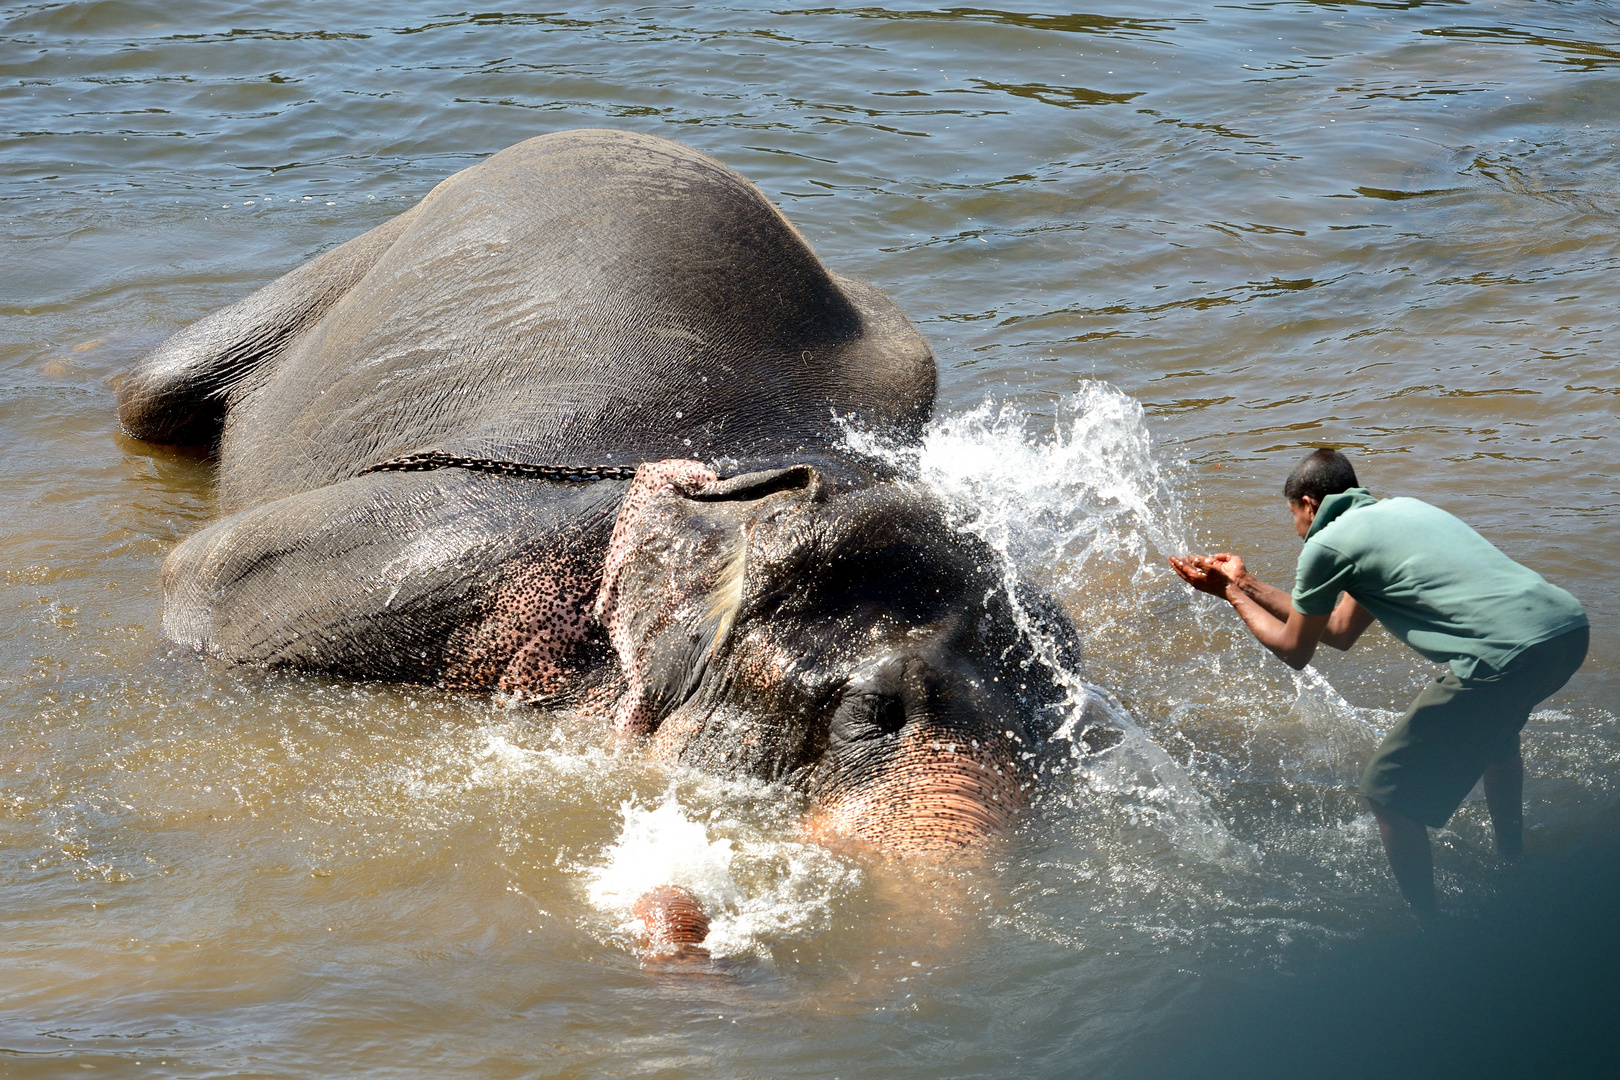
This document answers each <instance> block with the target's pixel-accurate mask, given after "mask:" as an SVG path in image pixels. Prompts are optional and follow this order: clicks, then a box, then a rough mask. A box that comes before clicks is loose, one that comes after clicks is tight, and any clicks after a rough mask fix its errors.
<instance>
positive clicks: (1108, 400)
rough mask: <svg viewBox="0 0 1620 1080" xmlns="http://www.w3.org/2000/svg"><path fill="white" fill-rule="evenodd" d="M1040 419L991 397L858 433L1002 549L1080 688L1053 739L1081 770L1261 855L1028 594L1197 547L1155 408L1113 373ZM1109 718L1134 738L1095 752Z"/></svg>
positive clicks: (1185, 839) (1137, 573)
mask: <svg viewBox="0 0 1620 1080" xmlns="http://www.w3.org/2000/svg"><path fill="white" fill-rule="evenodd" d="M1034 426H1035V425H1034V422H1033V420H1032V418H1031V416H1030V414H1029V412H1028V411H1027V410H1026V409H1023V408H1021V407H1019V406H1016V405H1013V404H1010V403H1007V404H1001V405H999V406H998V405H996V404H994V403H993V402H990V401H986V402H984V403H983V404H981V405H980V406H979V407H977V408H976V409H972V410H970V411H968V412H965V413H960V414H957V415H954V416H947V417H941V418H938V419H936V420H935V421H934V423H933V424H932V425H931V426H930V427H929V429H928V431H927V432H926V433H925V434H924V436H923V440H922V443H921V445H920V446H918V447H896V446H893V445H891V444H888V443H886V442H885V441H883V440H882V439H881V438H877V437H874V436H873V435H871V434H870V433H868V432H862V431H856V430H853V429H852V430H849V431H848V432H847V433H846V443H847V445H848V446H849V447H850V448H851V449H853V450H855V451H856V452H858V453H863V454H867V455H869V456H873V457H877V458H879V459H881V460H884V461H887V462H888V463H889V464H891V465H893V466H895V467H896V468H899V469H902V470H904V471H906V472H908V473H911V474H913V475H915V476H916V477H917V480H918V482H920V483H922V484H923V485H925V486H926V487H928V488H929V489H931V490H932V491H933V492H934V493H935V494H936V495H938V496H939V497H940V498H941V499H942V500H944V502H945V503H946V505H947V506H948V507H950V509H951V511H952V512H953V513H954V515H955V518H956V520H955V522H954V524H955V525H956V526H957V527H958V528H960V529H962V530H963V531H964V532H968V533H971V534H973V535H975V536H977V537H979V538H980V539H982V540H984V541H985V542H986V543H987V544H989V545H990V547H991V548H993V549H994V550H995V551H996V552H998V553H999V554H1000V555H1001V556H1002V574H1003V584H1004V586H1005V588H1006V592H1007V595H1008V596H1009V597H1010V598H1011V599H1012V606H1013V609H1014V618H1015V620H1016V621H1017V623H1018V626H1019V629H1020V630H1021V631H1022V632H1023V634H1024V635H1025V637H1026V638H1028V639H1029V641H1030V642H1031V644H1032V645H1033V646H1034V648H1035V651H1036V654H1037V655H1038V656H1039V657H1040V659H1041V661H1042V662H1043V663H1044V664H1046V666H1047V667H1049V668H1050V669H1051V670H1052V672H1053V673H1054V675H1055V676H1056V678H1057V680H1058V682H1059V683H1060V685H1062V686H1063V687H1064V689H1065V690H1066V691H1067V699H1066V701H1065V702H1064V708H1065V709H1066V710H1067V716H1066V718H1065V720H1064V722H1063V724H1062V725H1061V726H1060V727H1059V728H1058V730H1057V732H1056V734H1055V735H1054V736H1053V737H1054V738H1056V739H1060V740H1064V741H1067V742H1068V743H1069V744H1070V748H1071V750H1070V752H1071V757H1072V758H1073V759H1074V761H1075V763H1076V765H1075V777H1076V779H1077V780H1079V781H1081V782H1083V783H1085V784H1086V785H1087V786H1089V787H1090V788H1091V790H1092V791H1093V792H1095V793H1097V794H1100V795H1104V796H1106V797H1108V798H1111V799H1114V800H1124V801H1126V802H1128V803H1129V804H1130V806H1129V808H1128V810H1127V813H1128V814H1129V817H1130V818H1131V820H1132V822H1133V823H1135V822H1146V823H1149V824H1151V825H1153V826H1154V827H1157V828H1159V829H1160V830H1162V831H1163V832H1164V833H1165V834H1166V836H1167V837H1168V838H1169V840H1170V841H1171V843H1173V844H1174V845H1175V846H1176V847H1177V848H1178V849H1180V850H1183V851H1186V852H1188V853H1189V854H1194V855H1197V856H1199V857H1201V858H1204V859H1208V860H1211V861H1219V862H1229V863H1231V862H1235V863H1238V864H1249V863H1251V862H1252V861H1253V858H1254V856H1253V852H1252V851H1250V850H1249V849H1248V848H1247V847H1245V846H1244V845H1242V844H1240V843H1238V842H1237V841H1235V840H1234V839H1233V838H1232V836H1231V835H1230V834H1229V833H1228V831H1227V830H1226V828H1225V826H1223V825H1222V824H1221V822H1220V821H1219V819H1218V818H1216V816H1215V814H1214V813H1213V811H1212V810H1211V808H1210V806H1209V802H1208V800H1207V799H1206V798H1205V797H1204V794H1203V793H1202V792H1201V791H1200V790H1199V789H1198V787H1197V785H1196V784H1195V783H1194V782H1193V780H1192V778H1191V777H1189V776H1188V775H1187V773H1186V771H1185V770H1184V769H1182V768H1181V766H1180V765H1178V764H1177V763H1176V762H1175V761H1174V760H1173V759H1172V758H1171V757H1170V755H1169V754H1167V753H1166V752H1165V751H1164V749H1163V748H1162V747H1160V746H1159V745H1158V744H1157V743H1155V742H1154V741H1153V740H1152V739H1151V738H1149V737H1148V735H1147V734H1146V733H1145V732H1144V731H1143V730H1142V729H1141V727H1140V726H1139V725H1138V724H1137V723H1136V721H1135V720H1134V719H1133V718H1132V717H1131V715H1130V713H1129V712H1128V711H1127V710H1126V709H1125V708H1124V707H1123V706H1122V705H1121V704H1120V703H1119V702H1118V701H1117V700H1116V699H1115V698H1114V696H1113V695H1112V694H1110V693H1108V692H1107V691H1106V690H1104V689H1102V688H1101V687H1098V686H1094V685H1092V684H1090V683H1087V682H1086V681H1085V680H1084V679H1083V678H1082V677H1081V673H1080V672H1079V671H1074V670H1070V669H1069V667H1068V666H1067V665H1066V664H1065V663H1064V662H1063V660H1062V659H1061V657H1060V654H1059V651H1058V648H1057V643H1056V642H1055V641H1053V640H1052V639H1051V637H1050V636H1049V635H1048V634H1047V633H1045V632H1044V631H1043V630H1042V628H1041V627H1040V625H1039V623H1038V621H1037V620H1035V619H1033V618H1031V617H1030V616H1029V614H1028V612H1027V611H1026V610H1024V608H1023V605H1022V604H1021V603H1020V601H1019V596H1020V583H1021V582H1034V583H1040V584H1042V585H1047V586H1050V587H1051V588H1052V589H1053V590H1054V591H1056V592H1058V593H1060V594H1062V593H1076V592H1081V591H1083V590H1084V589H1085V588H1086V586H1087V582H1088V579H1090V578H1092V577H1094V576H1095V575H1096V574H1097V573H1098V571H1099V569H1100V567H1101V566H1102V565H1103V564H1111V565H1113V566H1119V565H1122V564H1123V565H1124V566H1126V567H1127V568H1128V569H1129V571H1130V575H1131V579H1132V582H1133V583H1135V584H1138V585H1140V584H1141V583H1142V582H1143V581H1144V580H1145V579H1146V578H1147V577H1148V576H1149V575H1150V574H1152V573H1155V572H1159V567H1160V566H1162V558H1163V556H1167V555H1171V554H1177V553H1179V552H1182V551H1185V550H1187V549H1188V547H1189V545H1188V544H1187V543H1186V541H1185V530H1184V528H1183V525H1182V513H1181V508H1180V505H1179V503H1178V501H1177V500H1176V498H1175V494H1174V492H1173V491H1172V490H1171V488H1170V487H1169V485H1168V484H1167V483H1166V482H1165V479H1164V477H1163V475H1162V474H1161V472H1160V469H1159V465H1158V462H1157V460H1156V459H1155V457H1154V454H1153V446H1152V440H1151V439H1150V437H1149V435H1148V431H1147V425H1146V422H1145V419H1144V417H1143V413H1142V406H1141V405H1140V404H1139V403H1138V402H1137V401H1136V400H1135V399H1134V398H1132V397H1130V396H1129V395H1128V394H1125V393H1123V392H1121V391H1119V390H1117V389H1115V388H1114V387H1112V386H1109V385H1108V384H1107V383H1102V382H1087V383H1083V384H1081V386H1080V389H1078V390H1077V391H1076V392H1075V393H1073V394H1071V395H1069V396H1068V397H1066V398H1064V399H1063V400H1062V401H1061V402H1059V403H1058V407H1057V409H1056V414H1055V418H1054V421H1053V423H1052V426H1051V429H1050V431H1047V432H1040V431H1037V430H1034ZM1099 723H1101V724H1103V725H1105V726H1107V727H1111V728H1114V729H1116V730H1118V731H1119V732H1120V733H1121V735H1122V738H1121V740H1120V741H1119V742H1118V743H1117V744H1116V745H1115V746H1113V747H1111V748H1109V749H1108V750H1105V751H1103V752H1101V753H1095V754H1094V753H1090V752H1088V751H1086V749H1085V748H1084V745H1083V744H1082V743H1081V742H1080V740H1079V734H1080V733H1081V732H1083V731H1085V730H1086V729H1087V728H1090V727H1092V726H1094V725H1096V724H1099Z"/></svg>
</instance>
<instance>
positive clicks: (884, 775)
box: [819, 738, 1028, 852]
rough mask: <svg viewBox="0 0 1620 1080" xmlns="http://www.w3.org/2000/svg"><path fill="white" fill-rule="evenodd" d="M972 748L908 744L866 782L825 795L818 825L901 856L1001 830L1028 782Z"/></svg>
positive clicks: (923, 741)
mask: <svg viewBox="0 0 1620 1080" xmlns="http://www.w3.org/2000/svg"><path fill="white" fill-rule="evenodd" d="M987 749H988V748H981V747H974V746H972V744H971V743H967V744H964V743H960V742H951V741H947V740H936V739H931V738H913V739H909V740H907V742H906V744H905V745H903V746H901V747H900V748H899V750H898V752H897V753H896V755H895V756H894V757H893V758H892V759H891V760H890V761H889V763H888V764H887V766H886V767H885V768H884V769H883V770H882V771H881V772H880V773H879V775H878V777H877V778H875V779H873V780H872V781H871V782H869V783H864V784H859V785H856V786H852V787H848V788H842V789H837V788H835V789H833V790H828V791H824V792H823V793H822V794H821V797H820V799H819V801H820V803H821V808H822V815H823V816H822V824H823V825H824V826H825V827H828V828H830V829H831V830H832V831H835V832H841V833H847V834H852V835H855V836H859V837H862V838H863V839H866V840H868V841H870V842H872V843H874V844H876V845H877V846H878V847H881V848H886V849H889V850H892V851H900V852H930V851H948V850H954V849H957V848H961V847H965V846H967V845H968V844H971V843H973V842H975V841H977V840H981V839H983V838H985V837H987V836H992V835H995V834H996V833H1000V832H1003V831H1005V830H1006V829H1007V828H1009V827H1010V826H1011V825H1012V822H1013V819H1014V818H1015V817H1016V816H1017V814H1018V812H1019V811H1020V810H1022V809H1023V807H1024V806H1025V805H1026V803H1027V802H1028V798H1027V794H1026V792H1027V788H1028V778H1027V777H1025V776H1024V775H1023V771H1022V770H1020V769H1018V768H1016V767H1015V766H1013V765H1012V764H1011V761H1010V759H1003V760H997V757H998V755H995V754H993V753H987V752H986V750H987Z"/></svg>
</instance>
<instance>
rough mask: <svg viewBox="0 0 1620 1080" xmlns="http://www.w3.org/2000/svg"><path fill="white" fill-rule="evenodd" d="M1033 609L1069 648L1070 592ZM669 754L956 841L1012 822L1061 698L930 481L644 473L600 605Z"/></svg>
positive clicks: (876, 830) (619, 719)
mask: <svg viewBox="0 0 1620 1080" xmlns="http://www.w3.org/2000/svg"><path fill="white" fill-rule="evenodd" d="M1020 606H1021V607H1023V608H1024V609H1025V610H1026V612H1027V611H1029V610H1031V609H1035V610H1036V611H1037V612H1038V614H1037V617H1038V618H1041V619H1043V620H1045V621H1046V622H1047V624H1048V625H1047V630H1048V631H1049V632H1055V633H1056V635H1057V636H1058V637H1059V638H1060V639H1062V640H1063V641H1064V643H1065V646H1066V647H1068V648H1071V649H1073V648H1076V647H1077V646H1075V644H1074V630H1073V627H1072V625H1071V624H1069V622H1068V620H1067V617H1066V616H1064V615H1062V613H1061V612H1060V611H1058V610H1056V608H1055V605H1042V604H1039V603H1038V602H1037V601H1036V598H1035V597H1034V596H1033V595H1030V596H1027V597H1025V598H1024V602H1023V603H1021V605H1020ZM597 613H598V616H599V617H600V618H601V620H602V621H603V623H604V625H606V626H607V628H608V632H609V636H610V638H611V640H612V642H613V646H614V648H615V650H616V651H617V653H618V656H619V659H620V662H621V664H622V667H623V670H624V673H625V676H626V679H627V683H628V690H627V693H626V696H625V698H624V699H623V701H622V702H621V704H620V707H619V710H618V713H617V714H616V716H615V720H614V723H615V727H616V728H617V729H618V730H619V731H620V732H621V733H624V734H626V735H637V736H646V737H648V738H650V739H651V742H652V745H653V747H654V749H655V751H657V752H658V753H660V754H661V755H662V756H664V757H666V758H668V759H672V760H679V761H683V762H686V763H689V764H693V765H698V766H702V767H704V768H708V769H714V770H721V771H727V772H733V773H739V774H743V775H749V776H755V777H759V778H761V779H768V780H782V781H786V782H788V783H791V784H793V785H795V786H798V787H800V788H802V789H803V790H806V791H807V792H809V794H810V795H811V796H812V798H813V799H814V801H815V802H816V804H817V807H818V811H817V812H818V815H820V818H821V820H822V821H823V823H824V824H825V825H827V826H830V827H831V828H832V829H833V830H835V831H841V832H847V833H853V834H856V835H859V836H863V837H865V838H867V839H869V840H871V841H873V842H875V843H877V844H878V845H880V846H883V847H888V848H895V849H903V850H930V849H939V848H949V847H954V846H957V845H960V844H964V843H967V842H970V841H972V840H973V839H975V838H977V837H980V836H983V835H986V834H988V833H992V832H994V831H996V830H998V829H1000V828H1001V827H1003V826H1005V825H1006V824H1008V823H1009V821H1010V820H1011V818H1012V816H1013V815H1014V814H1015V813H1016V812H1017V810H1018V809H1019V807H1020V806H1021V805H1023V804H1024V803H1025V802H1026V800H1027V797H1028V789H1029V786H1030V782H1031V781H1032V779H1033V774H1034V766H1033V762H1034V761H1035V760H1036V758H1037V756H1038V755H1039V754H1040V753H1041V748H1042V744H1044V743H1045V742H1046V741H1047V738H1048V735H1049V733H1050V730H1051V728H1052V726H1053V725H1054V723H1055V721H1056V720H1057V718H1058V717H1057V714H1056V711H1055V710H1054V709H1052V708H1050V707H1049V706H1052V705H1054V704H1055V703H1057V702H1058V701H1060V700H1061V699H1062V696H1063V692H1062V690H1061V688H1060V687H1058V686H1057V684H1056V683H1055V681H1054V680H1053V678H1052V677H1051V674H1050V673H1049V671H1048V669H1047V668H1046V667H1045V666H1044V665H1042V664H1041V663H1039V662H1038V661H1036V660H1035V658H1034V655H1033V652H1032V650H1031V648H1030V647H1029V645H1028V644H1027V642H1026V640H1025V638H1024V636H1023V635H1021V634H1020V633H1019V630H1018V627H1017V626H1016V625H1015V621H1014V619H1015V613H1014V608H1013V604H1012V603H1010V602H1009V600H1008V597H1007V594H1006V592H1005V590H1004V588H1003V579H1002V575H1001V572H1000V568H999V564H998V562H997V559H996V556H995V553H994V552H993V551H991V550H990V548H989V547H988V546H987V545H985V544H983V543H981V542H979V541H977V540H975V539H973V538H972V537H969V536H966V535H963V534H962V533H960V532H958V531H956V530H953V529H952V528H951V527H950V526H949V525H948V523H947V521H946V518H945V514H944V509H943V507H942V506H941V505H940V504H939V503H938V502H937V501H936V500H935V499H933V498H932V497H930V496H929V495H927V494H926V493H925V492H924V491H922V490H921V489H919V488H918V487H917V486H915V485H911V484H906V483H903V482H894V481H886V482H878V483H870V482H865V480H864V478H863V480H862V482H857V483H850V482H849V481H848V480H847V479H845V478H840V476H839V470H838V469H837V467H836V466H834V467H831V468H828V467H826V466H824V467H822V468H815V467H811V466H809V465H795V466H792V467H789V468H783V469H773V470H769V471H763V472H754V473H748V474H745V475H741V476H737V477H735V478H733V479H730V480H724V481H717V480H716V479H715V475H714V474H713V473H712V472H710V471H708V470H707V469H705V468H703V467H702V466H700V465H698V464H697V463H696V462H661V463H658V464H656V465H650V466H643V468H642V470H641V472H640V473H639V474H638V476H637V480H636V482H635V484H634V485H633V486H632V489H631V492H630V494H629V496H628V497H627V499H626V501H625V504H624V508H623V509H622V510H621V512H620V515H619V519H618V523H617V527H616V529H615V533H614V539H613V542H612V545H611V547H610V550H609V555H608V559H607V564H606V568H605V572H604V576H603V584H602V590H601V593H600V595H599V599H598V604H597Z"/></svg>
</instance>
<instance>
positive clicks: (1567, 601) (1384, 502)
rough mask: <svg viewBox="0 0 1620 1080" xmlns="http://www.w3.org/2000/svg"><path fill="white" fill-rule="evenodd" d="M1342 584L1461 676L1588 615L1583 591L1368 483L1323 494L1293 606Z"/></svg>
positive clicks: (1335, 594) (1311, 608)
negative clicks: (1377, 493) (1371, 490)
mask: <svg viewBox="0 0 1620 1080" xmlns="http://www.w3.org/2000/svg"><path fill="white" fill-rule="evenodd" d="M1340 592H1347V593H1349V594H1350V595H1351V596H1353V597H1355V598H1356V601H1357V602H1358V603H1360V604H1361V606H1362V607H1364V608H1366V609H1367V610H1368V611H1370V612H1372V614H1373V616H1374V617H1375V618H1376V619H1377V620H1378V621H1379V622H1381V623H1383V624H1384V626H1385V627H1386V628H1387V629H1388V630H1389V632H1390V633H1392V634H1394V635H1395V636H1396V637H1397V638H1399V639H1400V640H1401V641H1403V642H1405V643H1406V644H1407V645H1409V646H1411V647H1412V648H1413V649H1416V650H1417V651H1418V652H1420V653H1422V654H1423V655H1424V656H1426V657H1428V658H1429V659H1430V660H1443V661H1448V662H1449V663H1450V664H1451V669H1452V670H1453V671H1454V672H1456V673H1457V677H1458V678H1460V679H1467V678H1471V677H1472V676H1473V675H1474V666H1475V665H1476V664H1478V663H1484V664H1486V665H1487V666H1488V667H1490V668H1494V669H1495V670H1497V671H1500V670H1502V669H1503V668H1504V667H1506V666H1507V664H1508V662H1509V661H1511V660H1512V659H1513V658H1514V657H1515V656H1518V655H1519V653H1521V652H1523V651H1524V650H1525V649H1528V648H1529V647H1530V646H1532V645H1535V644H1537V643H1539V642H1543V641H1548V640H1550V639H1552V638H1555V637H1557V636H1558V635H1560V634H1563V633H1567V632H1568V631H1570V630H1574V629H1576V628H1577V627H1581V626H1585V625H1586V624H1587V623H1586V612H1585V611H1584V610H1582V608H1581V605H1580V601H1578V600H1576V599H1575V598H1574V597H1573V596H1571V595H1570V594H1569V593H1567V592H1565V591H1564V590H1563V589H1560V588H1559V587H1558V586H1556V585H1553V584H1551V583H1550V582H1548V581H1547V579H1546V578H1544V577H1542V576H1541V575H1540V574H1538V573H1536V572H1535V571H1534V570H1531V569H1529V568H1527V567H1523V566H1520V565H1519V564H1518V563H1516V562H1514V561H1513V560H1512V559H1510V558H1508V557H1507V556H1506V555H1504V554H1502V553H1501V552H1500V551H1498V550H1496V548H1495V547H1493V546H1492V545H1491V543H1490V541H1488V540H1486V539H1485V538H1484V537H1483V536H1481V535H1479V533H1477V532H1475V531H1474V530H1473V529H1471V528H1469V527H1468V526H1467V525H1465V524H1463V523H1462V522H1461V521H1459V520H1457V519H1456V518H1454V517H1452V516H1451V515H1450V514H1448V513H1446V512H1445V511H1444V510H1442V509H1440V508H1439V507H1438V506H1430V505H1429V504H1428V503H1426V502H1423V501H1421V500H1419V499H1375V498H1373V497H1372V496H1371V495H1370V494H1368V493H1367V489H1366V488H1351V489H1350V490H1349V491H1345V492H1341V493H1340V494H1338V495H1329V496H1328V497H1327V498H1325V499H1323V500H1322V505H1321V507H1320V508H1319V509H1318V510H1317V511H1316V520H1315V521H1313V522H1312V523H1311V529H1310V532H1308V533H1306V534H1305V547H1304V549H1303V550H1302V551H1301V552H1300V553H1299V569H1298V571H1297V573H1296V577H1295V581H1294V610H1295V611H1298V612H1299V613H1300V614H1302V615H1326V614H1328V613H1329V612H1331V611H1332V610H1333V607H1334V605H1335V604H1337V603H1338V601H1339V593H1340ZM1484 674H1488V672H1487V673H1484Z"/></svg>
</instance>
